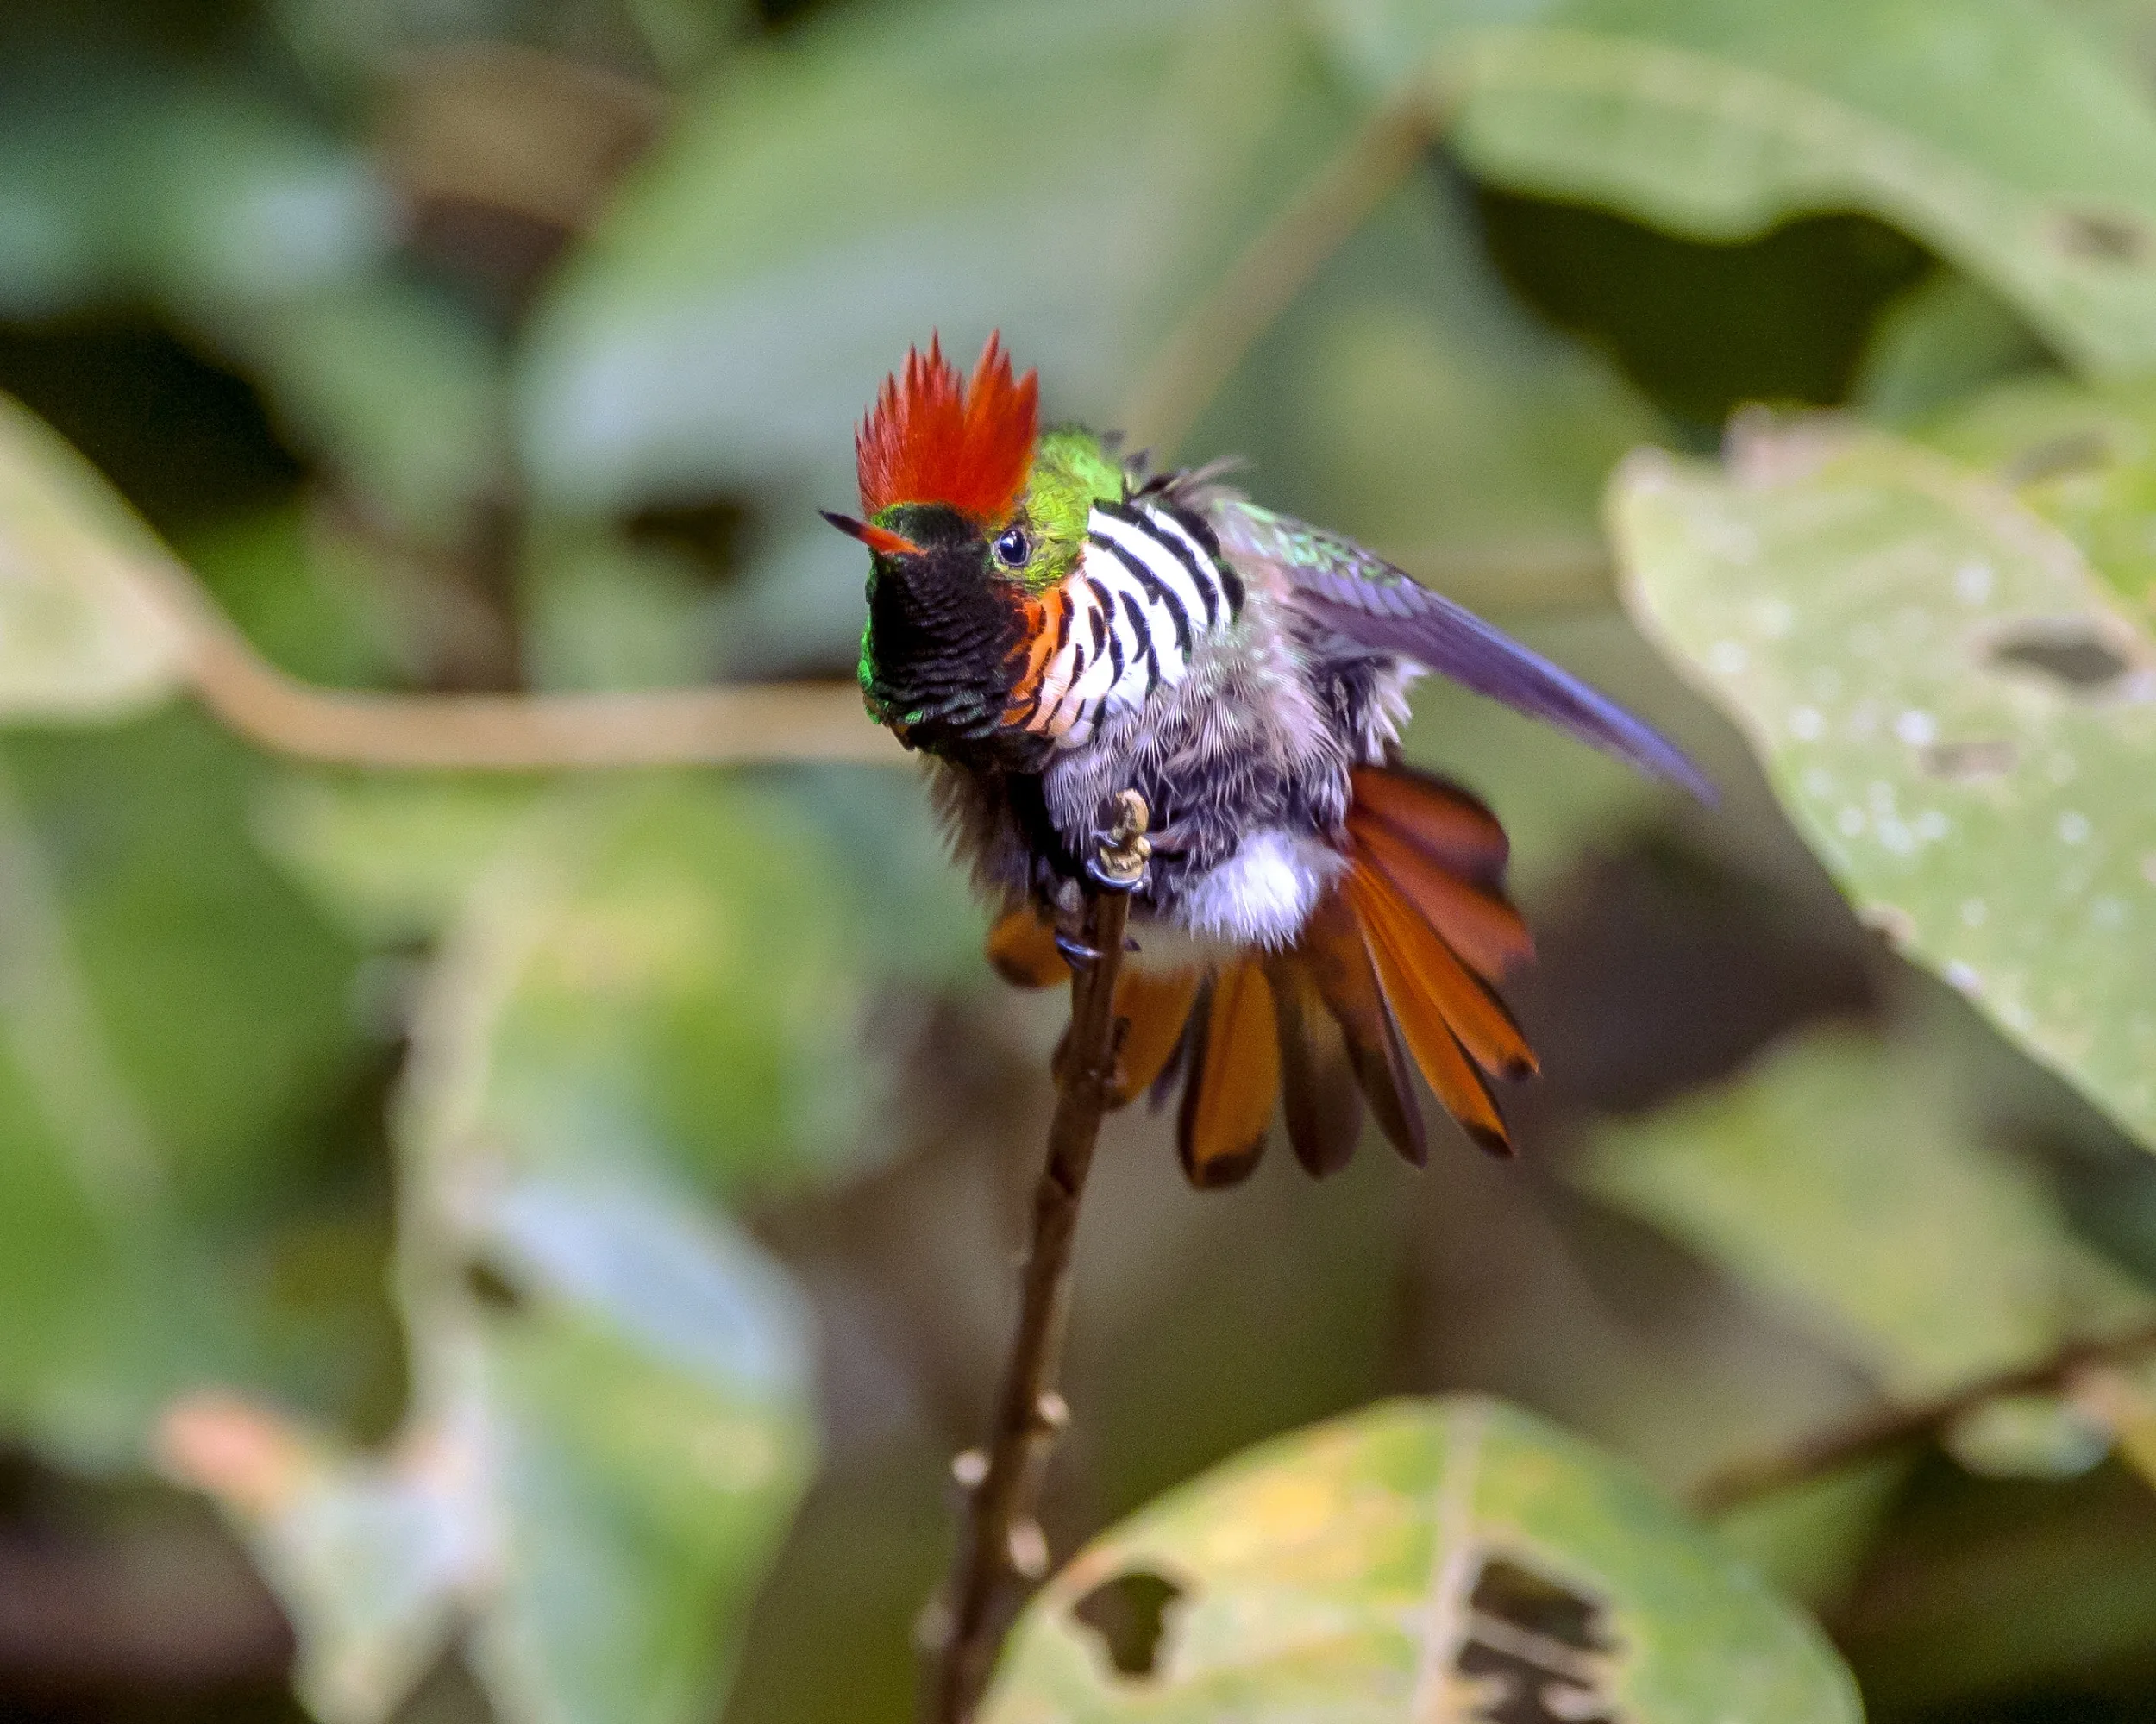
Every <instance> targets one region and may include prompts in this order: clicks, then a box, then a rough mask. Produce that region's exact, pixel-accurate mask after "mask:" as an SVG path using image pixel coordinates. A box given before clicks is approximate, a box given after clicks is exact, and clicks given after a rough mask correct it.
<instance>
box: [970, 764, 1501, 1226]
mask: <svg viewBox="0 0 2156 1724" xmlns="http://www.w3.org/2000/svg"><path fill="white" fill-rule="evenodd" d="M1506 850H1507V845H1506V841H1505V834H1504V831H1503V829H1502V828H1501V827H1500V826H1499V825H1498V824H1497V821H1496V819H1495V817H1494V816H1493V815H1492V814H1491V813H1490V812H1489V810H1488V809H1487V808H1485V807H1484V806H1482V804H1481V803H1480V802H1478V801H1477V800H1476V799H1475V798H1474V797H1472V796H1470V795H1469V794H1468V793H1466V792H1465V791H1463V790H1462V789H1460V788H1459V787H1457V786H1455V785H1451V784H1449V783H1447V782H1445V781H1444V780H1442V779H1438V778H1433V777H1431V776H1428V775H1426V774H1421V773H1417V772H1413V771H1410V770H1408V769H1407V768H1400V767H1389V768H1359V769H1357V772H1356V774H1355V794H1354V801H1353V805H1352V806H1351V809H1350V811H1349V813H1348V865H1347V868H1346V871H1345V872H1344V874H1343V875H1342V876H1341V878H1340V880H1339V881H1338V884H1337V885H1336V886H1335V887H1334V888H1333V890H1332V892H1331V893H1329V894H1328V895H1327V896H1326V898H1325V899H1324V900H1323V901H1322V902H1320V903H1319V906H1318V908H1317V909H1316V911H1315V912H1313V914H1312V916H1311V918H1310V920H1309V921H1308V923H1307V924H1306V925H1305V926H1304V928H1303V931H1302V933H1301V935H1300V937H1299V938H1298V940H1297V941H1296V943H1295V944H1294V946H1292V947H1290V948H1288V950H1285V951H1280V952H1271V953H1258V952H1252V953H1250V954H1248V955H1245V956H1241V957H1238V958H1237V959H1236V960H1234V961H1233V962H1230V963H1228V964H1226V965H1225V966H1223V967H1222V968H1221V969H1218V970H1216V971H1215V972H1213V974H1212V975H1207V976H1203V977H1200V976H1199V975H1194V974H1188V973H1173V974H1170V973H1162V972H1156V971H1154V972H1149V971H1144V970H1136V969H1125V970H1124V971H1123V973H1122V975H1121V976H1120V978H1119V981H1118V983H1117V989H1116V1010H1117V1012H1118V1014H1119V1016H1121V1017H1124V1018H1125V1019H1128V1027H1127V1028H1126V1030H1125V1032H1124V1039H1123V1049H1122V1060H1121V1069H1120V1070H1119V1074H1118V1082H1117V1088H1116V1093H1115V1095H1114V1100H1115V1102H1116V1103H1117V1105H1121V1104H1122V1103H1124V1102H1126V1101H1129V1100H1132V1099H1133V1098H1134V1097H1136V1096H1137V1095H1138V1094H1140V1093H1141V1092H1143V1091H1145V1090H1147V1089H1149V1088H1150V1090H1151V1091H1152V1092H1153V1093H1154V1095H1155V1098H1156V1100H1164V1099H1165V1097H1166V1095H1167V1094H1169V1092H1170V1091H1171V1090H1172V1088H1174V1086H1175V1084H1176V1083H1177V1082H1180V1083H1181V1090H1182V1101H1181V1107H1180V1108H1179V1110H1178V1112H1177V1116H1176V1133H1175V1139H1176V1148H1177V1150H1178V1152H1179V1154H1180V1155H1181V1160H1182V1166H1183V1171H1184V1173H1185V1174H1186V1175H1188V1178H1189V1180H1190V1182H1191V1183H1192V1184H1194V1185H1196V1186H1200V1187H1212V1186H1221V1185H1232V1184H1234V1183H1235V1182H1237V1181H1238V1180H1240V1179H1242V1178H1244V1176H1246V1175H1248V1174H1249V1173H1250V1170H1251V1169H1253V1168H1254V1167H1256V1166H1257V1159H1258V1157H1259V1155H1260V1153H1261V1152H1262V1151H1263V1148H1264V1144H1265V1131H1266V1126H1267V1125H1268V1123H1269V1121H1270V1119H1271V1118H1272V1114H1273V1109H1274V1104H1275V1101H1276V1100H1277V1101H1278V1102H1280V1104H1281V1108H1282V1113H1283V1115H1284V1117H1285V1119H1286V1121H1287V1125H1288V1143H1289V1144H1290V1146H1291V1147H1292V1148H1293V1149H1294V1153H1295V1158H1296V1160H1298V1161H1299V1162H1300V1163H1302V1165H1303V1166H1304V1167H1305V1168H1306V1169H1308V1170H1309V1171H1310V1172H1311V1173H1312V1174H1314V1175H1323V1174H1327V1173H1332V1172H1334V1171H1335V1170H1337V1169H1339V1168H1341V1167H1344V1166H1345V1165H1346V1163H1347V1161H1348V1159H1349V1157H1351V1156H1352V1155H1353V1154H1354V1152H1355V1144H1356V1139H1357V1137H1358V1136H1359V1135H1360V1134H1361V1131H1362V1120H1363V1105H1364V1104H1367V1105H1368V1106H1369V1111H1370V1112H1371V1113H1372V1114H1373V1115H1375V1116H1376V1120H1377V1124H1378V1128H1379V1129H1380V1130H1381V1131H1382V1132H1384V1134H1385V1136H1386V1138H1388V1140H1390V1142H1391V1143H1392V1144H1393V1146H1394V1148H1395V1149H1396V1150H1399V1151H1400V1153H1401V1155H1402V1156H1403V1157H1406V1158H1407V1160H1408V1161H1410V1162H1412V1163H1414V1164H1415V1165H1416V1166H1418V1167H1420V1165H1422V1163H1424V1162H1425V1161H1426V1159H1427V1157H1428V1149H1427V1145H1426V1142H1425V1139H1424V1136H1423V1124H1422V1116H1421V1113H1420V1110H1419V1109H1418V1107H1417V1106H1416V1100H1415V1095H1414V1089H1413V1080H1412V1079H1411V1077H1410V1075H1409V1072H1410V1069H1411V1068H1412V1069H1418V1070H1420V1072H1421V1073H1422V1075H1423V1079H1424V1081H1426V1082H1427V1083H1428V1084H1429V1086H1430V1088H1431V1090H1432V1092H1433V1093H1434V1094H1436V1096H1437V1098H1438V1100H1439V1101H1440V1102H1442V1103H1443V1104H1444V1105H1445V1111H1446V1112H1447V1113H1450V1114H1451V1116H1452V1117H1453V1119H1456V1120H1457V1121H1458V1122H1459V1124H1460V1125H1461V1127H1462V1129H1463V1130H1464V1131H1465V1132H1467V1134H1468V1135H1469V1136H1470V1138H1473V1139H1474V1140H1475V1142H1476V1143H1477V1144H1480V1145H1481V1146H1482V1148H1483V1149H1485V1150H1489V1152H1490V1153H1492V1154H1494V1155H1510V1154H1511V1153H1512V1140H1511V1137H1510V1134H1509V1133H1508V1132H1507V1129H1506V1126H1505V1119H1504V1115H1503V1113H1501V1111H1500V1110H1499V1108H1498V1105H1497V1100H1496V1097H1495V1094H1494V1093H1493V1092H1492V1090H1491V1088H1490V1083H1489V1079H1490V1078H1492V1077H1500V1078H1505V1079H1518V1078H1522V1077H1526V1076H1527V1075H1531V1074H1532V1072H1533V1071H1534V1069H1535V1056H1534V1052H1533V1050H1532V1049H1531V1048H1529V1046H1528V1045H1527V1041H1526V1037H1525V1036H1524V1035H1522V1034H1521V1033H1520V1026H1519V1025H1518V1024H1517V1023H1515V1022H1514V1019H1513V1016H1512V1013H1511V1012H1508V1011H1507V1009H1506V1008H1505V1004H1504V1002H1503V1001H1502V1000H1500V999H1499V998H1498V996H1497V993H1496V988H1495V984H1496V983H1497V982H1498V981H1501V979H1502V978H1503V976H1504V975H1505V974H1506V972H1507V970H1509V969H1512V968H1513V967H1514V965H1516V964H1519V963H1520V962H1525V961H1526V959H1527V958H1529V957H1531V956H1532V955H1533V944H1532V941H1531V940H1530V939H1529V938H1528V935H1527V930H1526V924H1525V923H1523V922H1522V921H1521V920H1520V912H1518V911H1516V910H1514V908H1513V906H1512V905H1511V903H1510V902H1509V901H1508V900H1507V899H1506V897H1505V895H1504V887H1503V877H1504V868H1505V856H1506ZM989 954H990V957H991V960H992V961H993V962H994V964H995V966H996V968H997V969H998V970H999V971H1000V973H1001V974H1002V975H1004V976H1005V977H1006V980H1009V981H1013V982H1016V983H1018V984H1019V985H1021V986H1027V987H1047V986H1050V985H1051V984H1053V983H1054V982H1056V981H1062V980H1064V979H1066V978H1067V977H1068V975H1069V970H1068V969H1067V967H1065V966H1064V964H1063V962H1062V957H1061V955H1060V954H1058V953H1057V952H1056V948H1055V943H1054V939H1053V937H1052V935H1051V934H1050V931H1049V930H1048V929H1047V928H1046V926H1045V925H1044V924H1043V923H1041V922H1040V921H1039V920H1038V919H1037V917H1036V916H1035V914H1034V912H1032V911H1031V909H1020V910H1017V911H1013V912H1011V913H1010V914H1009V915H1007V916H1006V917H1005V918H1003V919H1002V920H1001V921H1000V922H999V923H998V924H997V925H996V928H995V931H994V932H993V934H991V936H990V937H989Z"/></svg>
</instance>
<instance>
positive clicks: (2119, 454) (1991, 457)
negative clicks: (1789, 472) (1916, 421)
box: [1913, 377, 2156, 629]
mask: <svg viewBox="0 0 2156 1724" xmlns="http://www.w3.org/2000/svg"><path fill="white" fill-rule="evenodd" d="M1913 435H1914V436H1915V437H1916V438H1917V439H1918V440H1919V441H1920V442H1923V443H1925V444H1927V445H1928V446H1929V447H1931V448H1935V449H1938V450H1940V452H1941V453H1943V454H1946V455H1951V456H1952V457H1953V459H1954V460H1956V461H1960V462H1962V463H1963V464H1964V465H1965V466H1968V467H1975V468H1977V469H1978V470H1979V471H1981V472H1984V473H1989V474H1990V475H1991V477H1992V478H1993V479H1995V480H1997V481H1998V483H1999V484H2001V485H2002V486H2005V487H2007V488H2008V489H2009V490H2011V491H2012V492H2014V494H2015V497H2017V498H2020V500H2021V502H2022V503H2023V504H2025V505H2027V506H2028V507H2029V508H2031V509H2033V510H2034V511H2036V512H2037V513H2038V514H2039V515H2040V516H2042V517H2044V519H2046V521H2049V522H2050V523H2052V524H2053V526H2055V527H2057V528H2059V530H2061V531H2062V532H2064V533H2065V534H2066V535H2067V536H2069V537H2071V539H2072V540H2073V541H2074V542H2075V543H2076V544H2078V545H2079V546H2080V547H2081V549H2082V551H2083V553H2084V555H2086V556H2087V557H2088V559H2089V561H2090V564H2091V566H2093V567H2094V568H2095V569H2096V573H2097V574H2101V575H2102V576H2103V578H2104V579H2105V580H2108V581H2109V582H2110V584H2111V585H2112V586H2113V587H2115V589H2116V590H2117V591H2118V592H2119V593H2120V594H2121V595H2122V597H2123V598H2124V599H2126V600H2127V602H2128V608H2129V609H2130V610H2131V611H2132V612H2133V614H2134V618H2135V619H2136V620H2137V621H2138V622H2139V623H2140V624H2141V626H2142V627H2143V628H2144V629H2153V628H2156V535H2152V534H2151V533H2150V531H2149V522H2150V519H2151V517H2156V387H2152V386H2150V385H2148V384H2145V383H2140V384H2137V383H2127V384H2115V385H2112V386H2109V387H2102V388H2091V387H2090V386H2086V385H2084V384H2078V383H2076V382H2074V381H2073V380H2072V379H2069V378H2064V377H2032V378H2028V379H2019V380H2016V381H2015V382H2011V383H2004V384H2001V385H1999V386H1996V388H1993V389H1990V390H1987V391H1985V392H1984V393H1982V394H1980V395H1977V396H1976V397H1974V398H1971V399H1970V400H1968V401H1965V402H1963V403H1961V404H1959V405H1957V406H1956V407H1955V408H1954V409H1953V410H1952V411H1951V412H1947V413H1945V414H1941V415H1939V416H1937V417H1934V418H1933V419H1931V420H1930V421H1928V422H1927V423H1924V424H1921V425H1920V426H1918V427H1917V428H1916V429H1915V431H1914V432H1913Z"/></svg>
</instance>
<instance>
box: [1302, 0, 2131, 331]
mask: <svg viewBox="0 0 2156 1724" xmlns="http://www.w3.org/2000/svg"><path fill="white" fill-rule="evenodd" d="M1327 16H1330V17H1331V18H1332V21H1333V23H1334V27H1335V29H1336V33H1337V34H1336V39H1337V40H1338V42H1339V44H1340V46H1341V48H1342V52H1343V53H1344V55H1345V57H1346V59H1347V60H1348V61H1349V63H1350V64H1351V65H1352V66H1355V67H1356V68H1357V70H1358V71H1359V72H1361V74H1362V75H1363V78H1364V79H1365V80H1366V82H1368V83H1369V85H1371V86H1372V87H1373V88H1374V89H1376V90H1378V91H1386V92H1395V91H1402V90H1408V91H1416V92H1417V97H1416V99H1427V100H1429V101H1430V102H1431V103H1432V105H1433V106H1434V107H1436V108H1438V109H1439V110H1442V112H1443V115H1444V116H1445V119H1446V120H1447V122H1449V123H1448V129H1447V134H1446V136H1447V141H1448V143H1449V145H1450V146H1451V147H1452V148H1454V149H1456V150H1457V151H1458V153H1459V154H1461V156H1462V157H1463V159H1464V160H1466V161H1467V163H1468V164H1469V165H1470V166H1471V167H1472V168H1474V169H1475V171H1476V172H1478V173H1481V174H1482V175H1485V176H1486V177H1488V178H1489V179H1492V180H1494V181H1495V182H1497V183H1498V184H1501V185H1505V186H1507V187H1510V188H1512V189H1514V190H1518V191H1527V192H1532V193H1534V194H1537V195H1539V196H1543V197H1557V198H1563V199H1566V200H1569V201H1572V202H1579V203H1588V204H1599V205H1601V206H1602V207H1604V208H1607V209H1610V210H1616V211H1618V212H1620V213H1621V214H1625V215H1628V216H1633V217H1635V218H1636V219H1638V220H1639V221H1642V222H1645V223H1650V224H1651V225H1653V226H1656V227H1658V228H1663V229H1669V230H1670V231H1672V232H1676V233H1678V234H1683V235H1688V236H1690V237H1694V238H1697V239H1702V240H1710V241H1730V240H1739V239H1746V238H1751V237H1753V236H1756V235H1759V234H1762V233H1764V232H1765V231H1767V230H1768V229H1771V228H1772V227H1774V226H1776V225H1777V224H1778V223H1783V222H1785V221H1787V220H1789V218H1790V217H1792V216H1800V215H1806V214H1811V213H1815V212H1820V211H1827V210H1862V211H1865V212H1867V213H1869V214H1871V215H1874V216H1877V217H1878V218H1879V219H1881V220H1882V221H1884V222H1888V223H1892V224H1894V225H1895V226H1896V227H1900V228H1902V229H1906V230H1907V231H1908V232H1909V233H1911V234H1914V235H1916V236H1917V237H1918V238H1920V239H1921V240H1923V241H1926V242H1927V244H1928V245H1930V246H1931V247H1933V248H1934V249H1935V250H1937V251H1938V252H1940V254H1943V255H1944V256H1946V257H1947V258H1949V259H1951V260H1952V261H1953V262H1955V263H1956V264H1958V265H1959V266H1961V267H1962V268H1963V269H1965V270H1966V271H1967V272H1968V273H1970V274H1971V275H1973V276H1975V277H1977V278H1978V279H1982V280H1984V281H1985V282H1987V283H1989V284H1990V285H1991V286H1992V287H1994V288H1996V290H1997V291H1998V292H2000V293H2001V294H2002V295H2003V296H2004V297H2005V298H2008V299H2009V301H2010V302H2011V303H2012V304H2014V305H2015V307H2016V308H2017V309H2018V310H2020V311H2021V313H2022V315H2023V316H2025V317H2027V318H2028V320H2029V322H2030V323H2033V324H2034V325H2035V326H2036V327H2037V328H2038V329H2040V330H2041V331H2043V332H2044V333H2045V334H2046V335H2047V336H2048V337H2049V338H2050V339H2051V340H2052V341H2053V342H2056V343H2057V344H2058V345H2059V348H2062V349H2063V350H2064V351H2065V352H2066V353H2067V354H2070V355H2071V356H2072V357H2073V358H2074V360H2076V361H2077V362H2078V363H2079V364H2080V365H2082V366H2084V367H2086V368H2088V369H2090V371H2093V372H2096V373H2107V374H2126V373H2136V372H2141V371H2146V370H2148V369H2149V368H2151V367H2152V366H2156V110H2152V108H2151V105H2150V103H2149V102H2148V100H2147V97H2146V96H2145V94H2144V93H2143V92H2142V91H2141V90H2140V87H2139V86H2138V85H2137V83H2136V81H2135V79H2134V76H2133V72H2132V68H2131V67H2130V66H2128V65H2125V64H2122V63H2121V61H2120V60H2119V58H2118V57H2117V56H2115V55H2109V54H2106V53H2103V51H2102V50H2101V49H2100V47H2098V46H2097V45H2096V43H2094V42H2093V41H2090V39H2089V38H2087V37H2085V36H2084V35H2083V34H2080V33H2079V32H2078V30H2077V29H2076V28H2074V27H2073V26H2072V25H2071V24H2070V23H2068V22H2066V21H2065V20H2064V19H2062V18H2061V17H2060V16H2058V14H2057V13H2055V12H2054V11H2053V10H2051V9H2047V8H2044V7H2040V6H2034V5H2028V4H2025V3H2020V0H1815V3H1812V4H1808V5H1802V6H1799V5H1761V4H1758V3H1756V0H1664V3H1657V4H1643V3H1641V0H1530V3H1528V4H1526V5H1521V4H1517V3H1510V0H1507V3H1498V0H1455V3H1452V4H1449V5H1439V6H1432V5H1429V4H1426V3H1421V0H1412V3H1411V0H1346V3H1343V4H1339V5H1336V6H1333V7H1332V8H1330V9H1328V12H1327Z"/></svg>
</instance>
